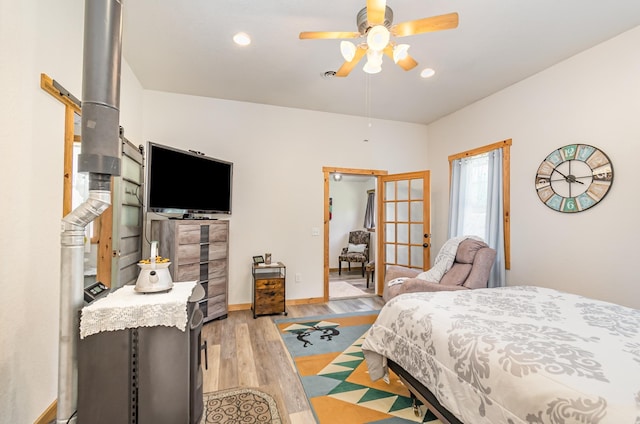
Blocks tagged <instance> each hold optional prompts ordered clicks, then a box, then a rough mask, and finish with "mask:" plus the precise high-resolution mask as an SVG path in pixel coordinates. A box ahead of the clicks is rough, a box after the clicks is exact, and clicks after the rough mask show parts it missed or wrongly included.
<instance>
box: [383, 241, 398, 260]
mask: <svg viewBox="0 0 640 424" xmlns="http://www.w3.org/2000/svg"><path fill="white" fill-rule="evenodd" d="M385 246H386V248H385V256H386V257H387V262H388V263H391V264H395V263H396V249H395V247H396V245H395V244H386V245H385Z"/></svg>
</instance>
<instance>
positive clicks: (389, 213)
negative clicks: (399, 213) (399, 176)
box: [385, 202, 396, 221]
mask: <svg viewBox="0 0 640 424" xmlns="http://www.w3.org/2000/svg"><path fill="white" fill-rule="evenodd" d="M385 209H386V211H385V217H386V220H387V221H395V220H396V204H395V203H394V202H390V203H386V204H385Z"/></svg>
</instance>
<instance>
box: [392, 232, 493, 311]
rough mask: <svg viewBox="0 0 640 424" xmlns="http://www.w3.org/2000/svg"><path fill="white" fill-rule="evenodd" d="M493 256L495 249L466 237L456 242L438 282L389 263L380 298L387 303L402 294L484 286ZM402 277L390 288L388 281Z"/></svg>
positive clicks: (487, 280) (415, 271)
mask: <svg viewBox="0 0 640 424" xmlns="http://www.w3.org/2000/svg"><path fill="white" fill-rule="evenodd" d="M495 259H496V251H495V250H494V249H492V248H490V247H489V246H488V245H487V244H486V243H484V242H482V241H479V240H476V239H473V238H467V239H465V240H463V241H462V242H460V244H459V245H458V250H457V251H456V256H455V259H454V261H453V265H452V266H451V268H450V269H449V270H448V271H447V272H446V273H445V274H444V275H443V276H442V278H441V279H440V282H439V283H437V282H432V281H427V280H424V279H421V278H416V277H417V276H418V274H420V273H422V270H418V269H410V268H405V267H402V266H397V265H391V266H389V267H388V268H387V270H386V274H385V278H384V291H383V294H382V297H383V299H384V300H385V302H388V301H390V300H391V299H393V298H394V297H396V296H398V295H400V294H402V293H413V292H434V291H449V290H469V289H478V288H486V287H487V283H488V282H489V273H490V272H491V267H493V263H494V262H495ZM401 277H404V278H406V279H405V280H404V282H402V283H401V284H394V285H392V286H391V287H389V282H390V281H393V280H395V279H397V278H401Z"/></svg>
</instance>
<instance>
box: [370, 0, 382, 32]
mask: <svg viewBox="0 0 640 424" xmlns="http://www.w3.org/2000/svg"><path fill="white" fill-rule="evenodd" d="M386 7H387V1H386V0H367V21H369V25H371V26H375V25H382V24H384V13H385V11H386Z"/></svg>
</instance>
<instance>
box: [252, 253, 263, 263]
mask: <svg viewBox="0 0 640 424" xmlns="http://www.w3.org/2000/svg"><path fill="white" fill-rule="evenodd" d="M253 263H254V264H255V265H259V264H263V263H264V258H263V257H262V255H258V256H254V257H253Z"/></svg>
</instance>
